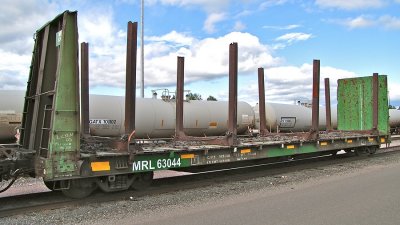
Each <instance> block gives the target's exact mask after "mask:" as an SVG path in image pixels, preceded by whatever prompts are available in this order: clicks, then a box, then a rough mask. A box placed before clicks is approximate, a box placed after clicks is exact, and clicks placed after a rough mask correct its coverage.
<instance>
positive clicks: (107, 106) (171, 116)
mask: <svg viewBox="0 0 400 225" xmlns="http://www.w3.org/2000/svg"><path fill="white" fill-rule="evenodd" d="M89 101H90V105H91V107H90V133H91V134H92V135H97V136H119V135H121V134H123V133H124V122H123V120H124V114H125V98H124V97H117V96H104V95H91V96H90V100H89ZM183 107H184V116H183V118H184V119H183V120H184V131H185V133H186V134H187V135H191V136H216V135H223V134H225V132H226V131H227V116H228V102H226V101H189V102H185V103H184V106H183ZM237 124H238V133H244V132H245V131H246V130H247V129H248V127H249V126H251V125H252V124H254V112H253V109H252V107H251V106H250V105H249V104H247V103H246V102H238V116H237ZM174 133H175V102H174V101H163V100H160V99H149V98H145V99H142V98H138V99H136V135H135V136H136V137H139V138H147V137H155V138H159V137H164V138H169V137H172V136H173V135H174Z"/></svg>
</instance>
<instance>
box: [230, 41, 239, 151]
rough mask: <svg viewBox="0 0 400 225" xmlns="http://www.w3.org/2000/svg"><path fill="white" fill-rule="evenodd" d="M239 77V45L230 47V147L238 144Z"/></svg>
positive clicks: (232, 44)
mask: <svg viewBox="0 0 400 225" xmlns="http://www.w3.org/2000/svg"><path fill="white" fill-rule="evenodd" d="M237 77H238V44H237V43H231V44H230V45H229V109H228V145H230V146H232V145H235V144H236V141H237V140H236V138H237Z"/></svg>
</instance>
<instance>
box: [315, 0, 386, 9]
mask: <svg viewBox="0 0 400 225" xmlns="http://www.w3.org/2000/svg"><path fill="white" fill-rule="evenodd" d="M315 3H316V4H317V5H318V6H320V7H323V8H338V9H345V10H355V9H365V8H380V7H382V6H384V5H385V4H386V1H385V0H350V1H349V0H316V1H315Z"/></svg>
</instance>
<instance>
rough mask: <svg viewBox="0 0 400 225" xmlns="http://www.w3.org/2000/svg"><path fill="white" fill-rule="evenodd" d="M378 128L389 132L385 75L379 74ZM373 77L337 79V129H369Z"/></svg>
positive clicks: (371, 116) (370, 124)
mask: <svg viewBox="0 0 400 225" xmlns="http://www.w3.org/2000/svg"><path fill="white" fill-rule="evenodd" d="M378 80H379V90H378V107H379V110H378V130H379V132H380V133H381V134H388V132H389V109H388V87H387V76H386V75H379V76H378ZM372 82H373V77H372V76H369V77H359V78H349V79H340V80H338V91H337V93H338V96H337V99H338V110H337V112H338V116H337V117H338V130H371V129H372V127H373V126H372V125H373V97H372V95H373V92H372Z"/></svg>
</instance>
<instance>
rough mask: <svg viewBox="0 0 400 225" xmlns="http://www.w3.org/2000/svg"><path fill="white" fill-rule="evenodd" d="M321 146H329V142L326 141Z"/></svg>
mask: <svg viewBox="0 0 400 225" xmlns="http://www.w3.org/2000/svg"><path fill="white" fill-rule="evenodd" d="M320 145H321V146H327V145H328V142H325V141H324V142H321V143H320Z"/></svg>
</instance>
